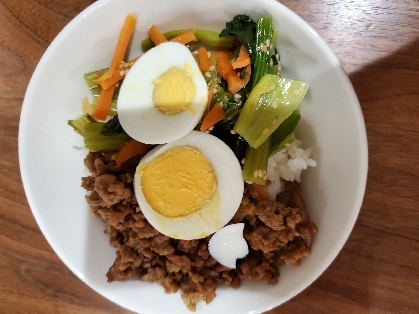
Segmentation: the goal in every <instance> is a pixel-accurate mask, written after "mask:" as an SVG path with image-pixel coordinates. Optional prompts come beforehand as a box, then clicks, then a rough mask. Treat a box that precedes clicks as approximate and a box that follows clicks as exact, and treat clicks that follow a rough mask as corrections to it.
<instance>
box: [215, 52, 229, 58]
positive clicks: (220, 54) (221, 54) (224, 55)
mask: <svg viewBox="0 0 419 314" xmlns="http://www.w3.org/2000/svg"><path fill="white" fill-rule="evenodd" d="M214 53H215V58H216V59H220V58H227V59H230V57H231V51H226V50H216V51H214Z"/></svg>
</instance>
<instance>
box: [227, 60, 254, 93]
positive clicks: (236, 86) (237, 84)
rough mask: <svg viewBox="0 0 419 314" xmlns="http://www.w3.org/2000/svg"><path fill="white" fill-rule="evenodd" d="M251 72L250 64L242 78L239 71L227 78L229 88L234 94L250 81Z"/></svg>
mask: <svg viewBox="0 0 419 314" xmlns="http://www.w3.org/2000/svg"><path fill="white" fill-rule="evenodd" d="M250 74H251V68H250V64H249V65H248V66H247V67H246V70H245V73H244V77H243V78H242V79H241V78H240V77H239V76H238V75H237V73H236V74H235V75H233V74H232V75H230V76H229V77H228V78H227V85H228V90H229V91H230V92H232V93H233V94H235V93H237V92H238V91H239V90H241V89H242V88H243V87H245V86H246V85H247V83H249V80H250Z"/></svg>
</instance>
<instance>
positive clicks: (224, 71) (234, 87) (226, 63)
mask: <svg viewBox="0 0 419 314" xmlns="http://www.w3.org/2000/svg"><path fill="white" fill-rule="evenodd" d="M215 60H216V68H217V71H218V73H219V74H220V75H221V77H222V78H223V79H225V80H226V81H227V85H228V90H229V91H230V92H231V93H233V94H235V93H237V92H238V91H239V90H240V89H242V88H243V87H245V86H246V84H247V83H248V82H249V79H250V74H251V73H250V71H251V69H250V65H248V66H247V67H246V71H245V77H244V78H243V79H241V78H240V77H239V75H238V74H237V72H236V71H235V70H234V69H233V66H232V64H231V61H230V56H229V54H228V53H226V52H221V51H217V52H216V53H215Z"/></svg>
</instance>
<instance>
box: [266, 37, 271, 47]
mask: <svg viewBox="0 0 419 314" xmlns="http://www.w3.org/2000/svg"><path fill="white" fill-rule="evenodd" d="M266 46H267V47H268V48H269V47H270V46H271V41H270V39H269V38H268V39H267V40H266Z"/></svg>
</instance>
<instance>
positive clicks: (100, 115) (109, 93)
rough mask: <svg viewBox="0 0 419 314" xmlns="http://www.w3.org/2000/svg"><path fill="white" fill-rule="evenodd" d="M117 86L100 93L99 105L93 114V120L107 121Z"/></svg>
mask: <svg viewBox="0 0 419 314" xmlns="http://www.w3.org/2000/svg"><path fill="white" fill-rule="evenodd" d="M115 87H116V84H114V85H112V86H111V87H109V88H108V89H102V91H101V92H100V96H99V100H98V103H97V107H96V110H95V111H94V112H93V118H95V119H96V120H106V118H107V117H108V113H109V108H110V107H111V102H112V97H113V93H114V92H115Z"/></svg>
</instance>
